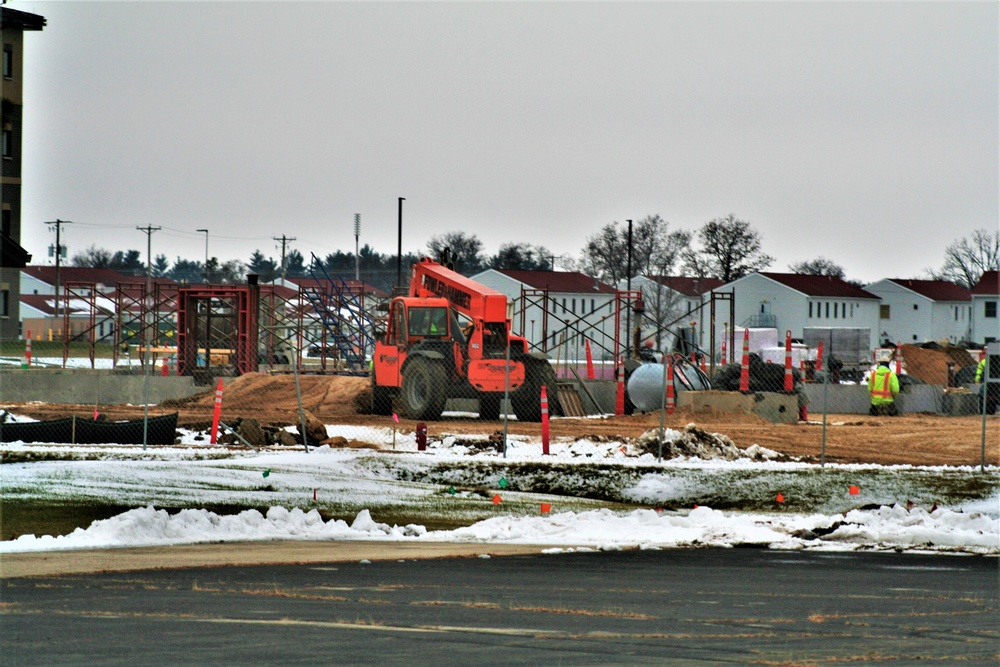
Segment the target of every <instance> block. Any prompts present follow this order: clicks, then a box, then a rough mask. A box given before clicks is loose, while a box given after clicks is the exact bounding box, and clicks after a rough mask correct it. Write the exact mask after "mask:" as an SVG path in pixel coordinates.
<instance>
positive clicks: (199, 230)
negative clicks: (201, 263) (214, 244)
mask: <svg viewBox="0 0 1000 667" xmlns="http://www.w3.org/2000/svg"><path fill="white" fill-rule="evenodd" d="M194 231H196V232H205V284H206V285H207V284H208V282H209V281H208V230H207V229H196V230H194Z"/></svg>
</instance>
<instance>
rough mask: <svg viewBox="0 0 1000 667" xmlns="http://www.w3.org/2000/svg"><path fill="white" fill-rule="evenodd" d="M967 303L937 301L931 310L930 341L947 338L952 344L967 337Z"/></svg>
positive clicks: (968, 323) (968, 324)
mask: <svg viewBox="0 0 1000 667" xmlns="http://www.w3.org/2000/svg"><path fill="white" fill-rule="evenodd" d="M969 327H970V322H969V302H968V301H938V302H936V303H935V304H934V305H933V307H932V310H931V340H943V339H945V338H947V339H948V340H949V341H950V342H952V343H957V342H959V341H960V340H966V339H967V338H968V337H969Z"/></svg>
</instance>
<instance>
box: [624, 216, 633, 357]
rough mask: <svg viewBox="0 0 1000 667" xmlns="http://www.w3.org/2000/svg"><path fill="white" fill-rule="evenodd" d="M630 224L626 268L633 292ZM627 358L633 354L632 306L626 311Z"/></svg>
mask: <svg viewBox="0 0 1000 667" xmlns="http://www.w3.org/2000/svg"><path fill="white" fill-rule="evenodd" d="M625 222H627V223H628V254H627V257H628V259H627V261H626V268H625V273H626V276H625V281H626V282H625V285H626V287H625V289H627V290H628V291H629V292H631V291H632V221H631V220H626V221H625ZM625 330H626V334H627V335H626V336H625V356H626V357H628V356H630V355H631V353H632V308H631V306H630V307H629V308H628V309H627V310H626V311H625Z"/></svg>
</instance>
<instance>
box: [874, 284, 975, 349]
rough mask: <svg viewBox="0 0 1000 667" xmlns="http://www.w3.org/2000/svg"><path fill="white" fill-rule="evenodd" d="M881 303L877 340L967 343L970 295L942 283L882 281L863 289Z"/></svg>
mask: <svg viewBox="0 0 1000 667" xmlns="http://www.w3.org/2000/svg"><path fill="white" fill-rule="evenodd" d="M865 291H866V292H871V293H872V294H874V295H875V296H877V297H879V298H880V299H881V300H882V303H881V305H880V306H879V318H878V319H879V323H878V331H879V334H878V337H879V340H880V341H883V342H884V341H889V342H890V343H910V344H919V343H923V342H926V341H944V340H947V341H948V342H950V343H957V342H959V341H961V340H970V335H971V330H972V291H971V290H969V289H967V288H965V287H962V286H960V285H956V284H955V283H950V282H947V281H944V280H904V279H900V278H886V279H884V280H879V281H877V282H874V283H871V284H870V285H866V286H865Z"/></svg>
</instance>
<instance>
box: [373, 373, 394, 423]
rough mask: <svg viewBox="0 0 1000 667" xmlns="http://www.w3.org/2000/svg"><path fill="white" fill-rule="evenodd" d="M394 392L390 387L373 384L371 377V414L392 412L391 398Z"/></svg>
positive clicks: (388, 413)
mask: <svg viewBox="0 0 1000 667" xmlns="http://www.w3.org/2000/svg"><path fill="white" fill-rule="evenodd" d="M395 395H396V392H395V391H393V390H392V389H391V388H390V387H379V386H378V385H376V384H375V381H374V378H373V379H372V414H373V415H391V414H392V399H393V398H394V397H395Z"/></svg>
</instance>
